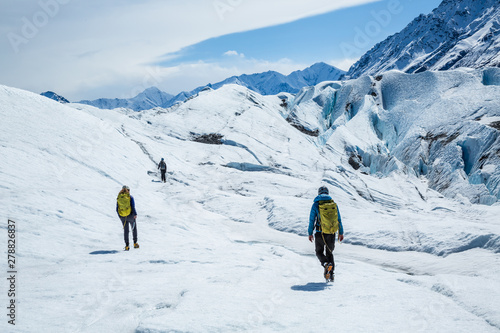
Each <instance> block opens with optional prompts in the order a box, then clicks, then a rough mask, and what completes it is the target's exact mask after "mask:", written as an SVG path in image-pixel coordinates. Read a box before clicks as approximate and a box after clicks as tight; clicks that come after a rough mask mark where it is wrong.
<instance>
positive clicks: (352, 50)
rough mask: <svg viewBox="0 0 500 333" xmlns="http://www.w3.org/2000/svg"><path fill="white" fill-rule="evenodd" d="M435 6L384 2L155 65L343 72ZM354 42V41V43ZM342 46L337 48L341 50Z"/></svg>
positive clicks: (435, 1)
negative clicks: (319, 67) (279, 66)
mask: <svg viewBox="0 0 500 333" xmlns="http://www.w3.org/2000/svg"><path fill="white" fill-rule="evenodd" d="M440 2H441V1H440V0H424V1H417V0H413V1H411V0H409V1H404V0H401V1H394V0H384V1H379V2H375V3H369V4H365V5H361V6H357V7H351V8H345V9H341V10H337V11H333V12H330V13H326V14H322V15H317V16H314V17H308V18H304V19H301V20H297V21H295V22H290V23H286V24H281V25H277V26H272V27H266V28H262V29H256V30H252V31H246V32H241V33H234V34H229V35H225V36H220V37H216V38H211V39H208V40H206V41H203V42H201V43H197V44H195V45H190V46H188V47H186V48H183V49H182V50H180V51H178V52H175V53H171V54H167V55H166V58H168V59H167V60H165V61H161V62H159V64H160V65H162V66H166V67H170V66H178V65H181V64H187V63H196V62H200V61H203V62H206V63H228V64H232V63H235V62H237V61H239V62H243V61H244V59H254V60H256V59H262V60H265V61H268V62H270V63H274V62H279V61H280V60H282V59H287V60H289V61H290V62H291V63H298V64H313V63H315V62H320V61H323V62H327V63H330V64H333V65H337V66H338V67H342V68H341V69H343V70H347V69H348V67H349V64H351V63H352V61H354V60H356V59H357V58H359V57H361V56H362V55H363V54H364V53H365V52H366V51H368V50H369V49H370V48H372V47H373V46H374V45H375V44H376V43H377V42H380V41H382V40H384V39H385V38H386V37H388V36H389V35H391V34H394V33H396V32H399V31H400V30H402V29H403V28H404V27H405V26H406V25H408V23H410V21H411V20H413V19H414V18H415V17H417V16H418V15H419V14H422V13H423V14H428V13H430V12H431V11H432V10H433V9H434V8H436V7H437V6H438V5H439V3H440ZM356 38H357V39H356ZM342 46H343V47H342Z"/></svg>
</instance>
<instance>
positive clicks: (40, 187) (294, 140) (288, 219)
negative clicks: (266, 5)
mask: <svg viewBox="0 0 500 333" xmlns="http://www.w3.org/2000/svg"><path fill="white" fill-rule="evenodd" d="M384 80H385V78H384ZM387 82H391V81H387ZM338 84H339V85H340V83H338ZM359 84H360V82H358V81H355V82H350V83H349V85H351V88H352V89H354V87H355V86H357V85H359ZM362 87H363V85H361V86H360V87H358V88H357V89H358V90H359V91H362ZM336 89H338V86H337V85H334V84H332V85H330V86H329V87H324V88H322V89H318V90H317V91H316V96H319V95H321V91H320V90H322V91H327V90H336ZM329 93H331V91H330V92H329ZM342 96H343V95H342ZM280 103H281V101H280V99H279V98H277V97H276V96H261V95H259V94H257V93H255V92H253V91H250V90H248V89H246V88H244V87H241V86H238V85H226V86H224V87H222V88H221V89H218V90H207V91H203V92H200V94H199V95H198V96H197V97H194V98H192V99H190V100H189V101H187V102H186V103H183V104H179V105H177V106H175V107H172V108H169V109H161V108H157V109H152V110H148V111H143V112H133V111H131V110H126V109H122V110H100V109H96V108H94V107H91V106H87V105H82V104H70V105H62V104H60V103H56V102H53V101H51V100H49V99H46V98H44V97H42V96H39V95H35V94H31V93H28V92H25V91H21V90H17V89H14V88H9V87H5V86H0V114H1V117H2V119H4V120H5V121H2V122H1V123H0V153H1V156H2V159H1V160H0V184H1V185H0V198H1V201H2V203H3V206H4V207H6V208H4V209H3V210H2V217H1V218H2V221H7V218H10V219H13V220H15V221H16V223H17V226H18V234H17V237H18V244H19V245H18V251H17V255H18V270H19V279H18V290H19V295H18V298H17V302H18V303H17V304H18V308H17V313H18V321H17V325H16V327H12V326H10V325H8V324H7V323H6V320H3V321H1V322H0V330H1V331H2V332H4V331H5V332H46V331H50V332H172V331H177V332H214V331H216V332H235V331H253V332H275V331H283V332H309V331H324V330H327V329H328V330H330V329H331V327H332V325H333V327H335V330H336V331H338V332H353V331H354V332H368V331H377V332H401V331H404V332H428V331H439V332H443V331H452V332H471V331H481V332H496V331H498V329H499V328H500V311H499V309H500V303H499V300H500V291H499V289H498V288H497V286H498V283H499V278H498V274H497V272H498V270H499V269H500V260H499V256H498V251H499V246H500V245H499V243H498V238H499V235H500V230H499V229H500V224H499V223H500V222H499V221H498V219H496V218H495V217H496V216H498V214H499V213H500V210H499V208H500V206H498V205H493V206H485V205H472V204H470V203H468V202H466V201H465V200H461V201H454V200H450V199H447V198H444V197H443V196H441V195H440V194H439V193H438V192H436V191H434V190H431V189H429V188H428V186H427V184H426V182H425V181H424V180H423V179H419V178H417V177H414V176H412V175H411V174H408V175H407V174H402V173H398V172H393V173H390V174H389V175H388V176H387V177H381V178H379V177H374V176H371V175H367V174H364V173H361V172H359V171H356V170H354V169H352V168H351V167H350V165H349V164H348V162H347V161H345V160H344V157H343V156H344V151H343V150H342V149H343V148H344V146H341V145H337V144H336V143H335V138H334V136H333V135H331V136H330V137H329V138H327V137H326V136H325V134H326V132H329V131H331V130H326V131H325V132H322V135H321V136H319V137H312V136H309V135H307V134H304V133H302V132H300V131H298V130H297V129H296V128H294V127H293V126H291V125H290V123H289V122H288V121H287V120H286V116H287V114H286V113H285V112H284V111H283V108H282V107H281V106H279V104H280ZM353 104H355V105H357V104H356V103H353ZM311 110H312V109H311ZM358 114H359V115H361V114H362V112H361V111H359V112H358ZM298 119H300V118H298ZM317 119H319V118H317ZM488 119H489V118H488ZM332 121H334V122H335V121H337V120H335V119H332ZM481 121H483V122H485V121H486V120H485V118H484V117H483V118H482V120H481ZM337 125H338V131H339V132H341V131H343V132H344V133H345V134H346V136H345V139H346V140H348V141H350V140H356V138H355V137H354V134H353V133H354V132H352V133H351V134H349V132H351V130H352V129H351V128H349V127H350V125H349V123H345V124H343V125H340V124H339V123H337ZM207 134H219V136H216V137H217V138H219V139H220V140H219V143H220V144H205V143H202V142H196V140H198V139H200V138H202V137H203V135H207ZM362 137H363V138H364V139H365V140H366V139H367V138H368V136H362ZM374 139H375V138H374ZM358 140H360V139H359V138H358ZM325 142H327V144H325ZM160 157H164V158H165V159H166V161H167V164H168V167H169V172H168V182H167V184H162V183H159V182H158V177H157V176H155V175H154V174H153V172H154V171H155V170H156V162H158V161H159V159H160ZM148 171H149V172H148ZM122 184H127V185H129V186H130V187H131V191H132V195H133V196H134V197H135V199H136V206H137V210H138V214H139V217H138V221H137V223H138V230H139V243H140V244H141V248H140V249H139V250H134V249H132V250H131V251H129V252H123V251H121V248H122V247H123V239H122V237H123V236H122V228H121V225H120V222H119V220H118V218H117V217H116V213H115V197H116V195H117V192H118V191H119V189H120V187H121V185H122ZM321 184H326V185H327V186H328V187H329V188H330V191H331V194H332V196H333V197H334V198H335V200H336V201H337V202H338V204H339V207H340V210H341V212H342V219H343V223H344V228H345V231H346V234H345V235H346V239H345V242H346V243H347V244H337V246H336V250H335V253H336V262H337V269H336V281H335V283H334V284H333V285H330V284H325V283H324V282H323V278H322V268H321V267H320V266H319V264H318V261H317V259H316V258H315V257H314V254H313V253H314V252H313V251H314V249H313V245H312V244H311V243H309V242H308V241H307V238H306V237H304V236H305V235H306V233H307V231H306V229H307V219H308V215H309V209H310V207H311V204H312V200H313V198H314V196H315V194H316V191H317V188H318V187H319V186H320V185H321ZM5 223H6V222H3V224H2V230H4V232H6V227H5V225H6V224H5ZM3 239H4V240H3V241H2V243H1V244H3V248H4V249H6V248H7V247H6V244H5V240H6V237H3ZM486 239H487V240H489V241H486V242H485V240H486ZM495 239H496V241H495ZM4 251H5V250H4ZM2 281H4V282H3V284H1V285H0V288H2V290H7V289H6V288H7V285H6V279H2ZM1 295H2V296H1V297H0V301H1V302H2V304H7V303H6V302H7V299H6V293H5V292H4V293H1ZM325 304H328V306H325ZM318 309H323V310H322V311H318ZM325 317H327V318H330V320H328V321H325V320H324V318H325Z"/></svg>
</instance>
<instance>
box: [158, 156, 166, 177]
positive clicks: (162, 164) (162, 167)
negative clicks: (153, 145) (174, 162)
mask: <svg viewBox="0 0 500 333" xmlns="http://www.w3.org/2000/svg"><path fill="white" fill-rule="evenodd" d="M158 169H160V171H161V181H162V182H164V183H166V182H167V178H166V177H165V174H166V173H167V163H165V161H164V160H163V157H162V159H161V161H160V163H159V164H158Z"/></svg>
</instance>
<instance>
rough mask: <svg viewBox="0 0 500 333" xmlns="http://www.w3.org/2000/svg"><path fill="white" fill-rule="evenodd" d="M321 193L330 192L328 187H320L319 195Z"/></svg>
mask: <svg viewBox="0 0 500 333" xmlns="http://www.w3.org/2000/svg"><path fill="white" fill-rule="evenodd" d="M321 194H328V188H327V187H326V186H321V187H320V188H319V189H318V195H321Z"/></svg>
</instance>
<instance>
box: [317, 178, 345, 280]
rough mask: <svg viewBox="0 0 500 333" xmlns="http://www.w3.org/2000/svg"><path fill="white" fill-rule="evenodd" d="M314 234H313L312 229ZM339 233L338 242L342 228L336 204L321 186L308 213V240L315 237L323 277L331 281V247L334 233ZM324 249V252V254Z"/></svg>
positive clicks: (333, 246) (332, 274) (332, 273)
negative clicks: (323, 270) (322, 268)
mask: <svg viewBox="0 0 500 333" xmlns="http://www.w3.org/2000/svg"><path fill="white" fill-rule="evenodd" d="M315 229H316V234H315V236H313V231H314V230H315ZM337 231H338V233H339V242H342V241H343V240H344V228H343V227H342V220H341V217H340V212H339V209H338V207H337V204H336V203H335V202H334V201H333V199H332V198H331V197H330V196H329V195H328V188H327V187H325V186H322V187H320V188H319V189H318V196H317V197H316V198H315V199H314V204H313V205H312V207H311V213H310V214H309V229H308V232H309V241H311V242H312V241H313V239H315V247H316V257H318V259H319V261H320V262H321V265H322V266H323V267H324V268H325V273H324V274H325V279H327V280H330V281H333V277H334V271H335V261H334V260H333V253H332V252H333V249H334V248H335V233H336V232H337ZM325 251H326V254H325Z"/></svg>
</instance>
